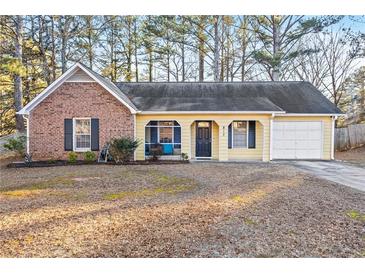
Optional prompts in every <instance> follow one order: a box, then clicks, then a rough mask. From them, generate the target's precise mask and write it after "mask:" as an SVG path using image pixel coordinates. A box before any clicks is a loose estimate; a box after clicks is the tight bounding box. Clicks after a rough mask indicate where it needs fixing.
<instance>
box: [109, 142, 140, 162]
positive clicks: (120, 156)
mask: <svg viewBox="0 0 365 274" xmlns="http://www.w3.org/2000/svg"><path fill="white" fill-rule="evenodd" d="M139 144H140V142H139V141H138V140H133V139H132V138H129V137H122V138H115V139H112V140H111V142H110V147H109V153H110V155H111V156H112V158H113V160H114V161H115V162H116V163H119V162H122V163H124V162H127V161H129V160H130V159H131V157H132V155H133V153H134V151H135V150H136V149H137V147H138V146H139Z"/></svg>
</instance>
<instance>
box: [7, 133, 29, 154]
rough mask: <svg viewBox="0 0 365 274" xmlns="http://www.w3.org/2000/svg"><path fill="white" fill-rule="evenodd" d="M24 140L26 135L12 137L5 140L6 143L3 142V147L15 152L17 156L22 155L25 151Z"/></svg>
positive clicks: (25, 140)
mask: <svg viewBox="0 0 365 274" xmlns="http://www.w3.org/2000/svg"><path fill="white" fill-rule="evenodd" d="M26 142H27V137H25V136H19V137H14V138H11V139H9V140H7V141H6V143H5V144H3V147H4V148H5V149H7V150H9V151H14V152H16V153H17V154H18V156H21V157H23V155H24V153H25V146H26Z"/></svg>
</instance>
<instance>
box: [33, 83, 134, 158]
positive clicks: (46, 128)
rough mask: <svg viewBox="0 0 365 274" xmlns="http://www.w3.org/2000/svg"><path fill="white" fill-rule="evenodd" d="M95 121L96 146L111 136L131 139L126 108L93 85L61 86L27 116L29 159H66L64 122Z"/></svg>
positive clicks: (99, 87)
mask: <svg viewBox="0 0 365 274" xmlns="http://www.w3.org/2000/svg"><path fill="white" fill-rule="evenodd" d="M74 117H91V118H99V145H100V149H101V148H102V147H103V145H104V144H105V143H106V142H107V141H108V140H110V139H111V138H113V137H121V136H130V137H133V115H132V114H131V113H130V111H129V109H128V108H127V107H125V106H124V105H123V104H122V103H121V102H119V101H118V100H117V99H116V98H115V97H114V96H113V95H111V94H110V93H109V92H108V91H106V90H105V89H104V88H103V87H101V86H100V85H99V84H97V83H67V82H66V83H63V84H62V85H61V86H60V87H59V88H57V90H55V91H54V92H53V93H52V94H51V95H50V96H48V97H47V98H46V99H45V100H43V101H42V102H41V103H40V104H39V105H38V106H37V107H36V108H35V109H33V110H32V111H31V114H30V125H29V137H30V139H29V148H30V153H31V154H32V155H33V159H35V160H37V159H67V153H68V152H67V151H64V132H63V131H64V119H66V118H74Z"/></svg>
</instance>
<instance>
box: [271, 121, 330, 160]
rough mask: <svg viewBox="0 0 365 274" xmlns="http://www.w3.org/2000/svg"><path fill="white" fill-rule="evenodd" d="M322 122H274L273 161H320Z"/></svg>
mask: <svg viewBox="0 0 365 274" xmlns="http://www.w3.org/2000/svg"><path fill="white" fill-rule="evenodd" d="M322 136H323V135H322V122H302V121H290V122H284V121H274V122H273V150H272V152H273V156H272V157H273V159H320V158H321V154H322V153H321V152H322Z"/></svg>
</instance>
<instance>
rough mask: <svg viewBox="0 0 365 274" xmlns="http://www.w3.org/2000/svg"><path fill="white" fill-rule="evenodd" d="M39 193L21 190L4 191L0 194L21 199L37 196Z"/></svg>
mask: <svg viewBox="0 0 365 274" xmlns="http://www.w3.org/2000/svg"><path fill="white" fill-rule="evenodd" d="M40 192H41V190H31V189H23V190H10V191H4V192H1V194H3V195H5V196H10V197H17V198H21V197H28V196H32V195H37V194H40Z"/></svg>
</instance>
